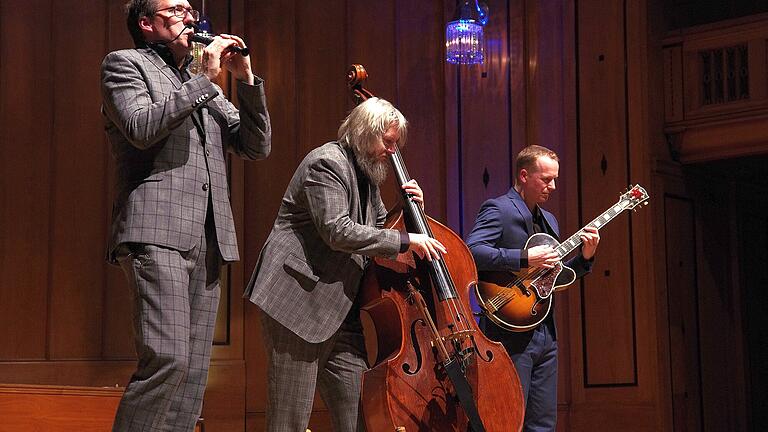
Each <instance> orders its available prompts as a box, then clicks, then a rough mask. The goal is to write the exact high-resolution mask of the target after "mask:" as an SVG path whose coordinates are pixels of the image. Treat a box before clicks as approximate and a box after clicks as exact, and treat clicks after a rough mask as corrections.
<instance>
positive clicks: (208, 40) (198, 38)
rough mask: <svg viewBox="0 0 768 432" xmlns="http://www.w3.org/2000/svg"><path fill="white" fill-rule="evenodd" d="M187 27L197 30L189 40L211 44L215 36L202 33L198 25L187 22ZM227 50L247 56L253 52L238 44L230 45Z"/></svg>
mask: <svg viewBox="0 0 768 432" xmlns="http://www.w3.org/2000/svg"><path fill="white" fill-rule="evenodd" d="M187 27H190V28H192V29H193V30H195V33H192V34H191V35H190V36H189V40H190V41H192V42H197V43H201V44H203V45H209V44H210V43H211V42H213V36H208V35H204V34H201V33H197V27H196V26H195V25H193V24H187ZM227 50H229V51H234V52H236V53H238V54H240V55H242V56H245V57H247V56H248V54H250V53H251V51H250V50H249V49H248V47H245V48H240V47H239V46H236V45H232V46H230V47H228V48H227Z"/></svg>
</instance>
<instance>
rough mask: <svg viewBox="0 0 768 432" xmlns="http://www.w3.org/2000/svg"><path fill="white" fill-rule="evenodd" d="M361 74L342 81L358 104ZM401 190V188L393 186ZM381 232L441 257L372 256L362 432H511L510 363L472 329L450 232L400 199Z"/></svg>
mask: <svg viewBox="0 0 768 432" xmlns="http://www.w3.org/2000/svg"><path fill="white" fill-rule="evenodd" d="M366 78H367V73H366V71H365V69H364V68H363V67H362V66H361V65H352V66H351V67H350V69H349V71H348V74H347V82H348V85H349V87H350V89H351V90H352V92H353V96H354V97H355V99H356V101H357V102H362V101H364V100H365V99H368V98H369V97H372V96H373V95H372V94H371V93H370V92H369V91H368V90H366V89H365V88H364V87H363V85H362V83H363V81H364V80H365V79H366ZM390 161H391V163H392V167H393V169H394V172H395V176H396V178H397V183H398V184H399V185H400V186H402V185H403V184H405V183H406V182H408V181H409V180H410V178H411V177H410V175H409V174H408V171H407V169H406V167H405V163H404V161H403V158H402V155H401V154H400V150H399V149H396V151H395V152H394V154H392V155H391V157H390ZM401 191H402V189H401ZM402 198H403V199H402V208H401V210H398V211H395V212H390V214H389V215H388V217H387V222H386V227H387V228H394V229H397V230H400V231H404V232H412V233H421V234H427V235H429V236H431V237H433V238H435V239H437V240H439V241H440V242H441V243H442V244H443V245H444V246H445V247H446V248H447V250H448V253H447V254H445V255H442V256H441V258H440V259H438V260H432V261H428V260H424V259H418V257H416V256H415V255H414V254H413V253H406V254H400V255H398V257H397V258H396V259H394V260H390V259H384V258H374V259H372V261H371V263H370V264H369V266H368V268H367V270H366V273H365V275H364V277H363V281H362V285H361V287H360V292H359V294H358V296H359V297H358V302H359V304H360V319H361V322H362V324H363V334H364V336H365V346H366V351H367V355H368V364H369V365H371V368H370V369H369V370H368V371H366V372H364V373H363V380H362V389H361V409H362V412H363V418H364V420H365V425H366V430H367V431H368V432H394V431H404V432H427V431H437V432H450V431H456V432H459V431H461V432H465V431H472V432H501V431H519V430H521V429H522V425H523V413H524V401H523V394H522V388H521V385H520V379H519V377H518V375H517V372H516V370H515V367H514V364H513V363H512V360H511V358H510V357H509V355H508V354H507V352H506V351H505V350H504V348H503V347H502V345H501V344H500V343H498V342H493V341H491V340H490V339H488V338H487V337H486V336H485V335H484V334H483V333H482V332H481V331H480V330H479V328H478V326H477V323H476V322H475V320H474V318H473V315H472V310H471V307H470V304H469V296H470V295H471V293H472V292H473V291H474V287H475V285H476V284H477V269H476V267H475V263H474V260H473V258H472V255H471V253H470V252H469V249H468V248H467V246H466V244H464V242H463V241H462V239H461V237H459V236H458V235H457V234H456V233H454V232H453V231H451V230H450V229H449V228H448V227H446V226H445V225H442V224H441V223H439V222H437V221H435V220H434V219H432V218H430V217H428V216H427V215H426V214H425V213H424V210H423V209H422V207H421V206H420V205H418V204H417V203H416V202H414V201H413V200H412V199H411V198H410V197H409V196H407V195H406V194H403V197H402Z"/></svg>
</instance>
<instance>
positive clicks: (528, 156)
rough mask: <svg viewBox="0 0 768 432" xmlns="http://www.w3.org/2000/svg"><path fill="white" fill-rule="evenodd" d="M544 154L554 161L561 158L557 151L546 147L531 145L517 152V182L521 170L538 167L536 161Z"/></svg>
mask: <svg viewBox="0 0 768 432" xmlns="http://www.w3.org/2000/svg"><path fill="white" fill-rule="evenodd" d="M544 156H547V157H549V158H550V159H552V160H554V161H559V160H560V159H559V158H558V157H557V153H555V152H554V151H552V150H550V149H548V148H546V147H542V146H538V145H530V146H528V147H525V148H524V149H522V150H520V153H518V154H517V159H516V160H515V182H517V176H519V175H520V171H522V170H524V169H526V170H528V171H531V169H532V168H535V167H536V161H537V160H538V159H539V158H540V157H544Z"/></svg>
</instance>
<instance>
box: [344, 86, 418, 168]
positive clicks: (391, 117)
mask: <svg viewBox="0 0 768 432" xmlns="http://www.w3.org/2000/svg"><path fill="white" fill-rule="evenodd" d="M393 125H397V128H398V131H399V132H400V141H399V142H398V147H400V148H402V147H403V146H405V142H406V137H407V135H408V120H406V119H405V116H403V114H402V113H401V112H400V111H398V109H397V108H395V107H394V105H392V104H391V103H389V102H388V101H386V100H384V99H381V98H376V97H374V98H370V99H368V100H366V101H365V102H363V103H361V104H360V105H358V106H356V107H355V108H354V109H353V110H352V112H350V113H349V115H348V116H347V118H345V119H344V121H343V122H342V123H341V126H340V127H339V135H338V139H339V142H340V143H341V145H343V146H346V147H351V148H352V149H353V150H355V153H356V154H365V153H366V151H368V149H369V148H370V146H371V145H372V143H374V142H375V140H376V139H381V137H382V136H383V135H384V133H385V132H386V131H387V129H389V128H390V127H391V126H393Z"/></svg>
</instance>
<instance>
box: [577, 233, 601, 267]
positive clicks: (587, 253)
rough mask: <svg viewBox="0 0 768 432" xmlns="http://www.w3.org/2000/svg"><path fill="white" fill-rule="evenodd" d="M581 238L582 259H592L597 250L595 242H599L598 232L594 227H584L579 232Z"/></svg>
mask: <svg viewBox="0 0 768 432" xmlns="http://www.w3.org/2000/svg"><path fill="white" fill-rule="evenodd" d="M579 238H581V256H583V257H584V259H588V260H589V259H592V257H593V256H595V253H596V252H597V244H598V243H600V233H599V232H598V231H597V228H595V227H591V226H588V227H584V229H582V230H581V233H580V234H579Z"/></svg>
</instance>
